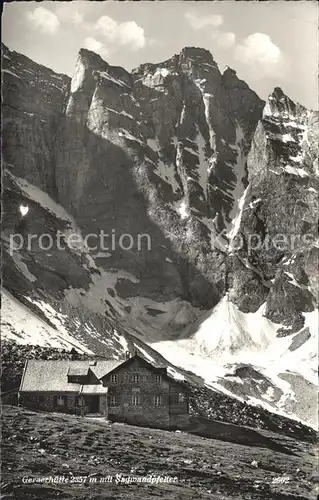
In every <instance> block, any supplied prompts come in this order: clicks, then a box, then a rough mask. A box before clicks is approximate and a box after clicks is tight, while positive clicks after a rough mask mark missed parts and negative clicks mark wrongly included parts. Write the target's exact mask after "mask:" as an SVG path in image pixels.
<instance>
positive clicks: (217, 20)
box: [184, 12, 224, 30]
mask: <svg viewBox="0 0 319 500" xmlns="http://www.w3.org/2000/svg"><path fill="white" fill-rule="evenodd" d="M184 17H185V19H186V20H187V21H188V23H189V24H190V25H191V27H192V28H193V29H194V30H200V29H202V28H206V27H207V26H213V27H214V28H218V26H221V25H222V24H223V22H224V18H223V16H221V15H219V14H213V15H211V16H199V15H197V14H192V13H191V12H186V14H185V16H184Z"/></svg>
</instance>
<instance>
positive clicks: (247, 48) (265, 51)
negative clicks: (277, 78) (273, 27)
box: [234, 33, 283, 77]
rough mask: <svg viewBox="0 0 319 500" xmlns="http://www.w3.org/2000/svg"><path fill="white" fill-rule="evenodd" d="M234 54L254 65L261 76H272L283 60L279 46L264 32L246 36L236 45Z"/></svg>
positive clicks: (247, 63) (245, 62)
mask: <svg viewBox="0 0 319 500" xmlns="http://www.w3.org/2000/svg"><path fill="white" fill-rule="evenodd" d="M234 56H235V58H236V59H237V60H238V61H241V62H242V63H243V64H246V65H250V66H252V67H254V68H255V69H256V70H257V71H258V72H259V73H258V74H259V75H260V76H261V77H262V76H272V75H273V74H274V73H275V72H276V71H278V68H279V65H282V62H283V61H282V54H281V51H280V49H279V47H277V45H275V44H274V43H273V41H272V40H271V38H270V36H268V35H265V34H264V33H254V34H252V35H249V36H248V37H247V38H245V40H244V41H243V42H242V43H241V44H240V45H238V46H237V47H235V51H234ZM256 76H257V75H256Z"/></svg>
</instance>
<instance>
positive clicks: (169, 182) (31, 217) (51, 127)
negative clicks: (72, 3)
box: [3, 48, 318, 421]
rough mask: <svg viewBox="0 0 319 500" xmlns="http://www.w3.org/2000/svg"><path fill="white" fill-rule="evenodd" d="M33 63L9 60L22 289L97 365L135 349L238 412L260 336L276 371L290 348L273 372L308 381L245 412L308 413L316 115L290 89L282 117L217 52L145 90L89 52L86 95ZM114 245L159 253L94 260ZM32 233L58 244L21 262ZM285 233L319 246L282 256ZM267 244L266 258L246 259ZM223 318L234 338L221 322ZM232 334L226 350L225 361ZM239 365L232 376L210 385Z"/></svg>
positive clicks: (10, 266) (81, 70)
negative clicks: (143, 241)
mask: <svg viewBox="0 0 319 500" xmlns="http://www.w3.org/2000/svg"><path fill="white" fill-rule="evenodd" d="M30 61H31V60H30V59H28V58H26V57H25V56H20V55H19V54H17V53H15V52H11V51H8V49H6V48H5V50H4V51H3V66H4V70H3V73H4V81H5V85H4V96H3V101H4V111H3V118H4V121H3V123H4V129H3V146H4V147H3V158H4V167H5V172H4V173H5V175H4V181H5V191H4V208H5V210H6V213H7V220H6V222H5V228H4V233H3V240H4V285H5V287H6V288H7V289H8V290H9V292H11V293H13V294H15V295H16V296H18V294H20V296H23V297H24V300H29V302H30V303H32V302H33V303H34V304H35V305H37V307H39V305H41V307H42V310H43V311H44V314H45V315H47V316H48V317H49V316H50V315H51V316H52V317H53V318H55V320H57V319H59V326H58V328H60V329H61V328H62V331H63V328H65V330H64V331H67V332H68V333H71V335H73V336H75V337H76V338H77V339H78V340H80V339H81V338H82V339H85V341H84V342H85V343H87V342H88V343H89V346H90V347H89V349H91V350H92V349H93V351H96V349H100V348H103V344H104V345H108V346H109V347H110V349H111V350H112V348H113V347H112V346H113V343H114V346H115V352H117V351H118V350H121V349H122V348H123V346H122V344H121V342H120V341H119V340H118V338H119V337H117V336H116V335H118V333H114V332H119V335H120V338H123V339H124V338H125V339H126V338H127V339H128V340H129V341H131V342H133V344H134V342H137V343H139V345H140V347H141V349H144V350H145V347H144V346H146V352H147V345H149V346H150V347H151V346H153V347H155V349H157V350H158V352H159V353H160V354H161V355H164V356H165V357H166V358H167V359H168V360H169V361H170V362H172V363H173V364H174V363H175V366H176V365H178V364H179V363H180V366H182V367H183V368H186V369H187V370H190V371H193V372H194V373H196V374H197V375H199V376H200V377H203V378H204V379H205V380H206V382H207V383H209V384H213V386H214V387H215V388H217V387H218V389H219V390H222V391H223V390H224V391H229V390H230V391H233V393H234V394H237V396H238V394H241V396H239V397H242V396H243V397H245V394H244V395H243V394H242V389H241V388H240V386H242V385H243V384H242V382H243V380H242V379H240V377H239V378H237V379H236V377H235V379H236V380H237V382H236V380H235V381H234V382H236V383H234V384H232V386H231V385H230V384H229V381H226V378H225V374H227V370H230V372H231V371H232V370H233V371H234V370H235V372H236V368H235V367H236V365H237V364H239V365H240V364H241V363H242V362H245V363H247V359H248V360H249V356H248V358H247V353H246V354H245V352H244V351H245V350H246V351H247V349H246V347H248V346H249V345H250V340H249V339H248V337H249V336H252V337H251V338H254V336H255V337H256V338H255V340H253V341H252V345H253V344H254V345H255V347H254V349H255V348H256V349H257V351H258V350H259V352H260V353H261V357H262V356H263V352H265V349H266V348H267V349H268V347H269V346H271V344H273V346H277V349H278V353H277V360H276V359H275V358H276V356H275V358H274V354H271V356H272V358H270V359H268V358H267V360H268V361H269V362H271V363H273V364H274V363H275V361H276V363H277V364H278V363H279V365H280V363H282V364H283V366H285V373H287V372H289V377H292V378H293V379H294V380H293V381H292V380H290V382H286V383H285V384H284V383H281V382H280V381H279V379H278V376H277V375H278V373H280V368H276V370H277V371H276V370H275V369H274V370H275V371H274V370H273V371H271V372H269V370H268V371H267V367H265V366H259V367H258V368H257V369H258V370H259V372H260V370H262V371H263V373H264V375H263V377H266V379H267V380H268V382H267V384H268V385H267V384H266V386H267V387H266V386H265V387H263V388H259V389H258V383H257V385H254V384H255V382H253V385H254V388H252V385H251V383H252V379H253V378H252V379H251V381H250V383H248V385H250V387H248V386H247V380H246V381H245V383H244V385H245V387H246V386H247V387H246V389H245V391H246V396H247V395H248V394H250V396H249V397H250V401H251V402H254V401H255V400H256V399H257V400H258V404H263V405H268V406H269V407H271V408H272V410H273V411H275V410H276V411H282V408H284V407H285V406H287V407H289V408H290V410H289V411H290V412H293V413H295V412H296V411H298V410H297V406H298V398H299V399H300V390H299V389H298V386H300V384H301V385H302V387H303V389H302V392H307V394H308V393H309V394H313V386H312V382H310V379H311V380H313V377H312V375H311V377H310V376H308V375H307V377H308V378H306V379H304V378H303V380H304V382H301V381H300V376H301V377H304V374H300V373H299V372H296V374H294V368H293V367H294V364H295V363H296V359H297V358H294V360H291V355H290V351H289V346H291V345H294V346H296V345H297V344H298V345H299V344H301V345H300V346H299V347H298V349H297V350H295V356H297V353H300V356H301V359H303V360H306V359H313V358H311V356H312V355H313V352H314V351H313V347H312V345H313V338H314V336H315V321H314V320H311V325H312V326H311V327H309V324H310V323H309V321H310V320H308V319H307V318H308V316H307V315H309V314H310V315H312V316H314V315H315V302H316V300H317V297H318V288H317V287H318V283H317V280H316V277H315V269H316V265H317V262H318V255H317V246H316V245H317V243H316V239H315V238H316V235H315V222H316V210H317V202H316V190H317V189H318V179H317V175H316V168H318V167H317V166H316V165H317V163H316V151H317V147H316V140H317V137H318V117H317V114H316V113H314V112H311V111H308V110H306V109H305V108H304V107H303V106H301V105H297V104H295V103H293V101H291V100H290V99H289V98H288V97H287V96H285V94H283V92H282V90H281V89H279V88H275V89H274V92H273V93H272V94H271V95H270V98H269V100H268V102H267V103H266V104H265V102H264V101H263V100H261V99H259V97H258V96H257V94H256V93H255V92H254V91H252V90H251V89H250V88H249V86H248V85H247V84H246V83H245V82H243V81H242V80H240V79H238V77H237V75H236V73H235V71H234V70H232V69H226V70H225V71H224V72H223V73H220V71H219V69H218V66H217V64H216V63H215V61H214V59H213V56H212V55H211V54H210V53H209V52H208V51H206V50H205V49H198V48H185V49H183V50H182V51H181V53H180V54H179V55H174V56H172V58H170V59H168V60H167V61H164V62H162V63H159V64H157V65H156V64H153V63H152V64H149V63H146V64H144V65H142V66H139V67H138V68H136V69H135V70H133V71H132V72H131V73H128V72H127V71H126V70H124V69H123V68H120V67H114V66H110V65H109V64H108V63H106V62H105V61H103V59H102V58H101V57H100V56H98V55H96V54H94V53H92V52H90V51H87V50H86V49H81V50H80V52H79V56H78V61H77V65H76V71H75V74H74V76H73V78H72V79H71V80H70V79H69V78H68V77H65V76H64V75H57V76H54V75H53V76H52V74H53V73H54V72H52V71H51V70H48V69H47V68H45V67H44V66H41V65H37V64H36V63H32V62H30ZM30 75H31V76H30ZM296 200H299V201H298V202H297V203H296ZM20 204H23V205H27V206H28V207H29V213H28V214H27V215H26V216H25V217H21V213H20V211H19V206H20ZM101 230H105V231H108V232H110V231H114V234H115V233H116V234H123V233H126V234H129V235H131V237H132V238H133V239H134V241H135V240H137V237H138V235H140V234H148V235H149V236H150V238H151V241H152V247H151V249H149V248H147V247H145V246H144V247H143V248H141V249H140V250H136V248H133V249H130V250H123V249H121V248H119V247H117V248H116V249H115V250H108V251H102V250H101V249H98V250H97V251H92V250H90V249H88V247H87V240H86V237H87V235H88V234H93V235H96V234H99V232H100V231H101ZM57 231H60V232H61V233H62V234H63V241H65V242H66V249H65V250H63V251H61V250H59V249H58V248H57V245H56V234H57ZM16 233H19V234H20V233H22V235H23V236H24V238H25V239H26V238H27V235H28V234H30V233H32V234H38V235H39V234H43V233H46V234H49V235H50V237H51V238H52V240H53V241H54V244H53V248H50V249H49V250H42V249H41V248H40V246H39V241H37V242H35V244H34V247H33V248H31V250H30V249H26V248H24V247H22V248H19V249H17V250H14V251H13V252H11V251H10V247H9V245H10V237H11V238H12V235H13V234H16ZM70 234H76V235H77V236H78V238H77V242H76V244H75V245H71V244H70V243H68V237H69V236H70ZM278 234H283V235H286V236H287V239H288V236H289V235H291V234H292V235H293V234H295V235H299V236H302V237H303V236H304V235H308V236H309V238H308V241H304V240H303V239H301V241H298V242H297V243H296V245H295V248H290V246H289V245H290V242H288V244H287V245H286V248H283V249H282V248H280V247H279V248H278V247H274V246H273V245H270V248H268V249H267V248H266V247H265V241H266V235H268V241H271V242H272V241H273V240H274V238H275V237H276V236H277V235H278ZM251 235H255V237H256V238H257V239H258V238H259V240H260V247H259V248H249V247H248V246H247V245H248V243H249V242H250V238H251ZM241 241H242V245H240V243H241ZM250 246H254V247H255V246H256V245H250ZM225 304H228V306H226V305H225ZM50 308H51V309H52V310H51V309H50ZM49 310H50V314H49V312H48V311H49ZM224 310H225V311H226V310H227V311H229V312H227V314H226V316H227V315H228V314H229V315H230V317H231V318H232V322H231V323H230V324H232V327H231V330H229V331H228V332H227V327H226V330H225V328H224V326H222V325H221V323H220V320H219V319H218V318H219V315H220V314H223V313H219V312H218V311H224ZM61 314H62V316H60V315H61ZM245 315H246V316H245ZM254 315H255V316H254ZM216 318H217V319H216ZM249 318H250V319H249ZM253 318H259V319H258V321H259V323H260V325H261V326H258V321H257V322H256V323H253V324H254V325H256V326H254V328H255V333H254V332H253V331H251V328H250V326H249V323H248V320H249V321H253V322H255V321H256V319H253ZM51 319H52V318H51ZM13 321H14V319H13ZM62 325H64V326H63V327H62ZM192 325H193V326H192ZM195 325H198V329H197V330H195V331H194V328H195ZM203 325H204V326H203ZM207 325H208V326H207ZM192 328H193V331H192ZM201 328H202V329H201ZM216 328H217V329H219V330H220V331H223V332H225V335H224V340H223V339H222V338H221V344H220V345H221V346H223V347H222V349H220V347H219V349H218V350H217V351H216V352H215V348H213V349H211V347H209V346H211V345H212V344H214V338H215V339H219V338H220V335H219V333H217V334H216V333H214V330H215V329H216ZM13 329H14V328H13ZM262 329H264V332H263V331H262ZM306 329H308V333H309V335H310V337H309V336H308V337H307V335H305V334H302V332H303V330H306ZM190 332H191V333H190ZM203 332H204V333H203ZM265 332H266V333H265ZM11 334H12V332H11ZM9 335H10V334H9ZM22 335H23V334H22ZM130 335H133V337H134V338H133V340H132V337H130ZM18 337H19V336H16V338H17V339H18ZM264 337H265V338H266V340H265V339H264ZM297 338H298V339H299V340H297ZM114 339H117V340H114ZM185 339H186V340H185ZM245 339H246V340H245ZM262 339H264V340H262ZM302 339H303V340H302ZM246 341H247V342H248V344H247V345H246V344H245V342H246ZM167 344H168V345H170V346H171V349H170V351H168V350H167ZM121 346H122V347H121ZM308 346H309V347H308ZM175 347H176V349H175ZM268 350H269V349H268ZM308 351H309V352H308ZM244 354H245V355H244ZM298 355H299V354H298ZM183 356H184V357H183ZM309 356H310V358H309ZM191 358H193V359H191ZM224 358H225V360H226V358H227V362H226V361H225V363H226V364H223V363H224V362H223V361H222V363H221V364H222V366H220V367H219V368H218V370H219V371H218V370H215V368H214V369H213V372H214V374H212V373H210V372H211V370H208V371H207V370H206V364H207V363H208V365H207V367H208V366H209V363H213V364H216V366H217V365H218V364H220V363H218V359H221V360H223V359H224ZM196 360H197V361H196ZM203 360H204V361H203ZM243 360H244V361H243ZM271 360H272V361H271ZM303 362H304V361H303ZM201 363H204V364H203V366H201ZM229 363H231V365H232V366H233V368H232V369H230V368H227V367H226V365H227V364H229ZM276 363H275V364H276ZM204 366H205V369H204V370H203V367H204ZM300 369H301V368H300ZM278 370H279V371H278ZM301 371H302V369H301ZM236 373H237V372H236ZM238 373H239V372H238ZM291 374H292V375H291ZM240 380H241V381H240ZM225 381H226V382H227V383H226V382H225ZM263 384H265V381H264V382H263ZM278 384H279V386H280V387H279V392H278ZM309 384H310V385H309ZM226 386H227V387H228V388H227V389H226ZM271 387H272V388H273V389H271ZM272 390H273V391H275V392H276V391H277V396H276V397H273V398H272V396H271V394H272ZM245 391H244V393H245ZM267 391H268V393H267ZM298 391H299V396H298V395H297V396H296V392H298ZM266 393H267V394H266ZM253 394H254V395H253ZM256 396H257V398H256ZM309 397H310V396H309ZM254 398H255V400H254ZM285 398H286V399H285ZM293 398H295V400H296V403H295V404H293ZM255 403H256V401H255ZM288 403H289V404H288ZM306 404H308V403H306ZM278 405H279V406H278ZM291 405H292V406H293V410H292V409H291V408H292V406H291ZM300 411H301V413H302V412H303V411H304V409H302V410H300ZM310 413H311V412H310ZM305 414H307V417H306V418H307V420H309V419H310V420H311V421H313V420H312V419H313V417H310V416H309V409H307V410H305Z"/></svg>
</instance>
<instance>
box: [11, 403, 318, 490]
mask: <svg viewBox="0 0 319 500" xmlns="http://www.w3.org/2000/svg"><path fill="white" fill-rule="evenodd" d="M3 423H4V425H3V442H2V450H3V461H4V463H3V474H2V483H3V485H2V493H3V495H4V496H3V497H2V498H3V500H5V499H9V498H19V499H26V500H27V499H28V500H31V499H37V498H45V499H46V500H50V499H53V498H70V499H76V500H93V499H94V500H95V499H101V500H102V499H114V500H118V499H121V500H128V499H132V500H133V499H134V500H136V499H138V500H148V499H155V498H156V499H158V498H163V499H164V500H173V499H174V500H175V499H178V500H190V499H194V500H195V499H196V500H198V499H214V500H215V499H216V500H217V499H218V500H222V499H228V498H229V499H260V500H267V499H269V500H270V499H271V500H277V499H278V500H279V499H287V500H288V499H299V500H301V499H310V498H314V474H313V470H314V469H313V468H314V464H315V456H314V450H313V445H311V444H308V443H304V442H300V441H297V440H295V439H293V438H289V437H284V436H282V435H278V434H274V433H271V432H269V431H259V432H258V434H259V436H260V439H259V443H258V441H256V442H255V443H254V445H253V446H248V445H247V444H235V443H234V442H229V441H230V439H229V438H227V439H229V440H228V441H221V440H217V439H209V438H204V437H200V436H194V435H191V434H185V433H179V432H175V433H174V432H168V431H162V430H158V429H147V428H142V427H141V428H139V427H133V426H128V425H123V424H108V423H107V422H105V421H104V420H103V419H100V420H98V421H97V420H92V419H89V418H81V417H75V416H71V415H62V414H49V413H48V414H45V413H40V412H39V413H38V412H33V411H30V410H26V409H23V408H18V407H14V406H4V407H3ZM233 427H235V426H233ZM250 431H252V432H254V433H255V432H256V431H255V430H250V429H247V428H241V427H237V432H238V439H239V438H240V436H241V435H242V436H244V435H245V433H247V432H250ZM238 439H237V440H238ZM247 442H248V441H247ZM270 443H272V444H270ZM253 460H256V461H258V467H254V466H253V465H251V463H252V461H253ZM72 474H73V475H74V476H80V475H82V476H83V475H84V476H89V475H94V474H95V475H96V476H95V477H100V476H107V475H112V476H115V474H124V475H126V474H128V475H131V476H145V475H149V474H154V475H161V476H164V475H170V476H177V478H178V482H177V483H175V484H170V485H169V484H157V485H156V484H155V485H151V484H131V485H127V484H118V485H117V484H115V483H114V482H113V483H107V484H103V483H99V482H98V483H96V484H90V483H89V480H87V481H86V482H85V483H84V484H79V485H75V484H73V485H71V484H64V485H61V484H60V485H52V484H48V485H43V484H42V485H41V484H40V485H25V484H23V483H22V481H21V479H22V477H23V476H49V475H52V476H55V475H63V476H65V477H71V475H72ZM282 476H289V478H290V480H289V482H288V483H287V484H273V481H274V478H276V477H282ZM91 477H94V476H91Z"/></svg>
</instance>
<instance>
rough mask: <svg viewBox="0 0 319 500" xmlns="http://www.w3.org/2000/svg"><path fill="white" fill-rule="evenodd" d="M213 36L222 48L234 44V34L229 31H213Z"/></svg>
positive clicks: (227, 47) (228, 47)
mask: <svg viewBox="0 0 319 500" xmlns="http://www.w3.org/2000/svg"><path fill="white" fill-rule="evenodd" d="M212 36H213V38H214V39H216V43H217V45H218V46H219V47H221V48H222V49H230V47H232V46H233V45H234V44H235V40H236V35H235V33H232V32H231V31H225V32H218V31H216V32H215V33H213V35H212Z"/></svg>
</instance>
